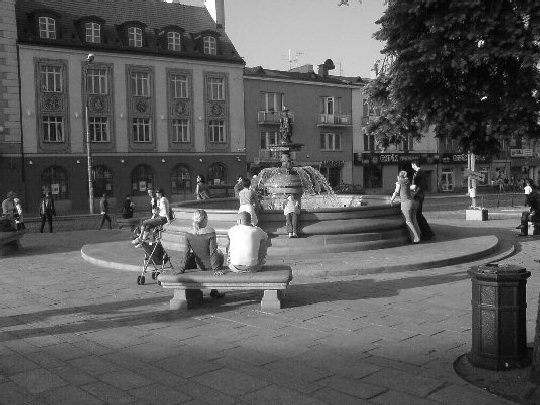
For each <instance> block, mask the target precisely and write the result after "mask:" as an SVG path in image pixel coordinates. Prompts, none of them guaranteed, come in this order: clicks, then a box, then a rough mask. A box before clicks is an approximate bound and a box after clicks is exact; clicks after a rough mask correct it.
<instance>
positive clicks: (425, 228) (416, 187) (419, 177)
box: [411, 160, 435, 240]
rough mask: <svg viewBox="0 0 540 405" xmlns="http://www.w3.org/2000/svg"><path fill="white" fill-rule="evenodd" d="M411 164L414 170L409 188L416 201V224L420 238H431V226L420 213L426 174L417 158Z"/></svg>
mask: <svg viewBox="0 0 540 405" xmlns="http://www.w3.org/2000/svg"><path fill="white" fill-rule="evenodd" d="M411 165H412V168H413V170H414V175H413V179H412V185H411V190H412V191H413V192H414V199H415V200H417V201H418V211H416V220H417V222H418V226H419V228H420V232H421V236H420V239H422V240H429V239H431V238H433V237H434V236H435V234H434V233H433V232H432V231H431V227H430V226H429V224H428V222H427V221H426V218H425V217H424V214H422V207H423V205H424V197H425V195H424V193H425V191H426V189H427V179H426V174H425V172H424V171H423V170H422V168H421V167H420V162H419V161H418V160H415V161H413V162H412V163H411Z"/></svg>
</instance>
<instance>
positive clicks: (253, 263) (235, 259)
mask: <svg viewBox="0 0 540 405" xmlns="http://www.w3.org/2000/svg"><path fill="white" fill-rule="evenodd" d="M227 236H228V238H229V242H228V244H227V256H228V263H229V269H231V271H234V272H236V273H254V272H256V271H261V269H262V266H263V265H264V263H265V262H266V252H267V249H268V235H267V234H266V232H264V231H263V230H262V229H261V228H259V227H258V226H253V225H252V223H251V214H250V213H249V212H247V211H241V212H240V213H239V214H238V220H237V224H236V225H235V226H233V227H232V228H231V229H229V232H228V235H227Z"/></svg>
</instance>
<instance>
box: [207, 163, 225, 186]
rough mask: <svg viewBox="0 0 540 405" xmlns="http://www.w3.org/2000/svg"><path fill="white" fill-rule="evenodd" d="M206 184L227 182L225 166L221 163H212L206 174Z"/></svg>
mask: <svg viewBox="0 0 540 405" xmlns="http://www.w3.org/2000/svg"><path fill="white" fill-rule="evenodd" d="M206 180H207V183H208V184H225V183H227V168H226V167H225V165H224V164H223V163H213V164H212V165H211V166H210V167H209V168H208V175H207V176H206Z"/></svg>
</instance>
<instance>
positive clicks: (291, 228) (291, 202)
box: [283, 194, 300, 238]
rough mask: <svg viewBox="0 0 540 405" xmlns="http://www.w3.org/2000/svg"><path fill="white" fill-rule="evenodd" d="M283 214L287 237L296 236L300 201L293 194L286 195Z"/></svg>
mask: <svg viewBox="0 0 540 405" xmlns="http://www.w3.org/2000/svg"><path fill="white" fill-rule="evenodd" d="M283 214H284V215H285V220H286V223H287V232H288V233H289V238H298V215H300V202H299V201H298V200H297V199H296V197H295V196H294V195H293V194H289V195H288V196H287V200H286V201H285V204H284V208H283Z"/></svg>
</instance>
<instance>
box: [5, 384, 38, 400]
mask: <svg viewBox="0 0 540 405" xmlns="http://www.w3.org/2000/svg"><path fill="white" fill-rule="evenodd" d="M0 393H1V395H0V404H1V405H19V404H27V403H29V402H30V401H32V400H33V399H34V396H32V395H31V394H30V393H29V392H28V391H26V390H24V389H23V388H21V387H20V386H19V385H17V384H15V383H13V382H5V383H1V384H0Z"/></svg>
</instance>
